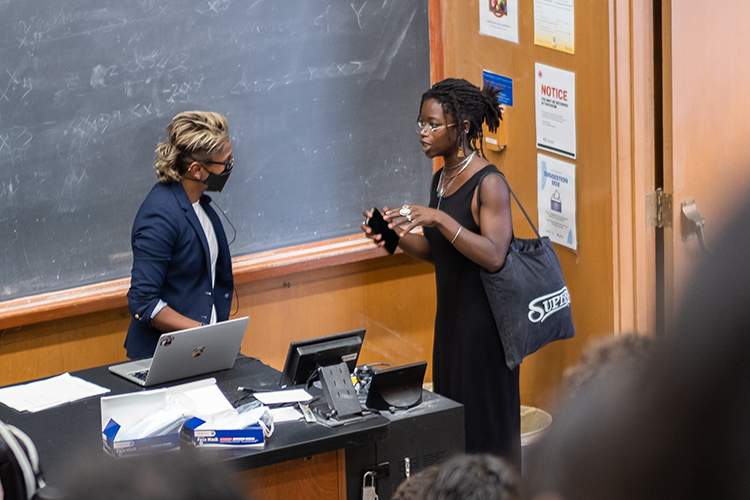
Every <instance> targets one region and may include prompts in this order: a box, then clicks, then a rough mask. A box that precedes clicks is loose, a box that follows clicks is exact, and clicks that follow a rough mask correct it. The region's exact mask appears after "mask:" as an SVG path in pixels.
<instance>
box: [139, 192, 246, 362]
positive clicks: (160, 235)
mask: <svg viewBox="0 0 750 500" xmlns="http://www.w3.org/2000/svg"><path fill="white" fill-rule="evenodd" d="M210 201H211V198H209V197H208V196H202V197H201V200H200V203H201V206H202V207H203V209H204V210H205V211H206V214H207V215H208V218H209V219H210V220H211V223H212V224H213V226H214V232H215V233H216V240H217V242H218V246H219V256H218V259H217V261H216V283H215V286H214V287H212V286H211V255H210V253H209V249H208V240H206V235H205V233H204V232H203V227H202V226H201V223H200V221H199V220H198V216H197V215H196V214H195V210H194V209H193V206H192V204H191V203H190V199H189V198H188V196H187V193H186V192H185V189H184V188H183V187H182V184H180V183H179V182H170V183H162V182H159V183H157V184H156V185H155V186H154V187H153V188H152V189H151V192H150V193H149V194H148V196H147V197H146V199H145V200H144V201H143V203H142V204H141V207H140V209H139V210H138V213H137V214H136V216H135V221H134V222H133V232H132V234H131V244H132V247H133V270H132V273H131V278H130V290H129V291H128V309H129V310H130V314H131V315H132V316H133V318H132V319H131V321H130V327H129V328H128V334H127V336H126V337H125V349H126V350H127V355H128V357H129V358H131V359H134V358H144V357H150V356H153V354H154V350H155V349H156V342H157V340H158V339H159V336H160V335H161V333H162V332H160V331H159V330H157V329H156V328H154V326H153V324H152V321H151V314H152V313H153V311H154V308H155V307H156V305H157V304H158V303H159V299H161V300H163V301H164V302H166V303H167V304H168V305H169V306H170V307H171V308H172V309H174V310H176V311H177V312H179V313H180V314H183V315H185V316H187V317H188V318H191V319H194V320H195V321H200V322H202V323H208V322H209V321H210V319H211V308H212V306H216V318H217V320H218V321H226V320H227V319H228V318H229V310H230V308H231V305H232V292H233V289H234V277H233V276H232V259H231V256H230V254H229V245H228V243H227V236H226V233H225V232H224V227H223V226H222V225H221V221H220V220H219V216H218V214H217V213H216V212H215V211H214V210H213V209H212V208H211V206H210V205H209V203H210Z"/></svg>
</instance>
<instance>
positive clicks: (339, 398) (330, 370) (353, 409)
mask: <svg viewBox="0 0 750 500" xmlns="http://www.w3.org/2000/svg"><path fill="white" fill-rule="evenodd" d="M318 375H319V377H320V382H321V384H322V386H323V394H324V395H325V399H326V401H327V402H328V407H329V409H330V413H331V415H330V417H332V418H335V419H337V420H338V421H340V422H344V421H348V420H349V419H356V417H360V416H362V406H361V405H360V404H359V398H358V397H357V391H355V390H354V385H353V384H352V379H351V375H350V374H349V367H348V366H347V365H346V363H345V362H341V363H339V364H337V365H329V366H319V367H318Z"/></svg>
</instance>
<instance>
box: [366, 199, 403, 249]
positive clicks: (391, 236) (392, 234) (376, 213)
mask: <svg viewBox="0 0 750 500" xmlns="http://www.w3.org/2000/svg"><path fill="white" fill-rule="evenodd" d="M371 212H372V215H371V216H370V217H368V218H367V220H366V221H365V224H367V225H368V226H369V227H370V229H372V230H373V231H374V232H375V233H377V234H379V235H381V236H382V241H385V249H386V250H388V252H389V253H393V252H395V251H396V247H398V242H399V237H398V234H397V233H396V231H394V230H393V229H391V228H389V227H388V223H387V222H386V221H385V219H383V214H381V213H380V210H378V209H377V208H373V209H372V211H371Z"/></svg>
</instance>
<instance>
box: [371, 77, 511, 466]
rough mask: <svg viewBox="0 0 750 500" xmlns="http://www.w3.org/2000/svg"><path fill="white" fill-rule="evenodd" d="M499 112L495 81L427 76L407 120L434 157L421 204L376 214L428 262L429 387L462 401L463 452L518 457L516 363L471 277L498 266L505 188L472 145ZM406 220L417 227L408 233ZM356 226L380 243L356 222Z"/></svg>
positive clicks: (504, 243) (507, 222)
mask: <svg viewBox="0 0 750 500" xmlns="http://www.w3.org/2000/svg"><path fill="white" fill-rule="evenodd" d="M500 119H501V108H500V106H499V104H498V102H497V91H496V90H493V89H492V88H490V87H485V88H484V89H479V88H478V87H476V86H475V85H473V84H471V83H470V82H468V81H466V80H462V79H452V78H451V79H446V80H443V81H441V82H438V83H436V84H435V85H433V86H432V88H431V89H430V90H428V91H427V92H425V94H424V95H423V96H422V102H421V105H420V113H419V119H418V120H417V132H418V133H419V142H420V144H421V146H422V151H424V153H425V155H427V157H428V158H435V157H438V156H439V157H442V158H443V162H444V166H443V168H441V169H440V170H438V171H437V172H436V173H435V175H434V176H433V179H432V185H431V188H430V205H429V207H423V206H417V205H404V206H403V207H401V208H397V209H394V210H390V209H388V208H387V207H386V208H384V209H383V212H384V213H383V215H384V218H385V220H386V221H388V222H389V223H390V226H391V227H393V228H394V229H395V230H396V231H397V232H398V233H399V236H400V237H401V240H400V242H399V248H401V250H403V251H404V252H405V253H407V254H409V255H411V256H413V257H416V258H418V259H420V260H423V261H426V262H430V263H432V264H433V265H434V266H435V280H436V288H437V314H436V316H435V341H434V347H433V360H432V376H433V382H434V389H435V392H437V393H438V394H442V395H443V396H446V397H448V398H450V399H453V400H455V401H458V402H460V403H462V404H463V405H464V408H465V430H466V451H467V452H470V453H476V452H489V453H493V454H495V455H500V456H503V457H506V458H508V459H511V460H512V461H515V462H516V463H518V461H519V460H518V458H519V456H520V427H521V417H520V396H519V386H518V368H516V369H515V370H512V371H511V370H509V369H508V368H507V366H506V365H505V361H504V360H505V355H504V353H503V347H502V345H501V343H500V338H499V336H498V334H497V329H496V327H495V320H494V319H493V316H492V311H491V310H490V306H489V303H488V301H487V296H486V295H485V292H484V288H483V286H482V282H481V280H480V277H479V270H480V269H481V268H485V269H487V270H489V271H497V270H498V269H500V267H501V266H502V265H503V263H504V262H505V255H506V253H507V251H508V246H509V245H510V241H511V237H512V235H513V223H512V219H511V211H510V194H509V192H508V188H507V186H506V184H505V182H504V180H503V179H502V178H501V177H500V175H499V172H498V170H497V168H496V167H495V166H494V165H491V164H490V163H489V162H488V161H487V160H486V159H485V158H484V154H483V151H482V146H481V143H482V136H483V134H482V123H483V122H486V123H487V126H488V127H489V129H490V130H491V131H494V130H496V129H497V126H498V124H499V120H500ZM488 174H490V175H488ZM492 174H494V175H492ZM480 179H481V180H482V181H481V210H480V206H478V204H477V191H478V190H477V186H479V184H480ZM365 215H366V216H368V217H369V216H370V213H369V212H366V213H365ZM416 227H422V228H423V233H424V236H423V235H420V234H412V233H410V231H411V230H412V229H414V228H416ZM362 229H363V230H364V231H365V232H366V233H367V235H368V237H369V238H371V239H372V240H373V241H375V242H376V243H378V244H379V245H382V244H383V243H384V242H383V241H382V240H381V237H380V235H378V234H375V233H373V232H372V230H371V229H370V228H369V227H367V226H366V225H363V226H362Z"/></svg>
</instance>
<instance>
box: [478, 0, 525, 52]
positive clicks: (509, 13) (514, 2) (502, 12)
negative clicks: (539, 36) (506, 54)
mask: <svg viewBox="0 0 750 500" xmlns="http://www.w3.org/2000/svg"><path fill="white" fill-rule="evenodd" d="M479 34H480V35H488V36H494V37H495V38H500V39H501V40H506V41H508V42H513V43H518V0H479Z"/></svg>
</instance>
